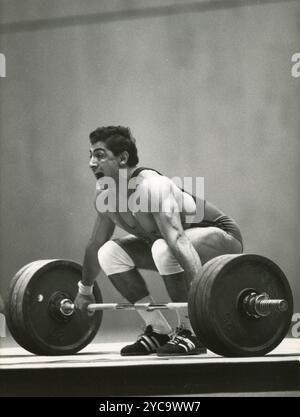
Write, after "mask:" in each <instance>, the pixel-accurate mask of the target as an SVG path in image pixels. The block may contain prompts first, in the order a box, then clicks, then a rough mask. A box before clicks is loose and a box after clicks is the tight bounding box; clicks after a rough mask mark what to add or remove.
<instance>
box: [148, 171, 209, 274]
mask: <svg viewBox="0 0 300 417" xmlns="http://www.w3.org/2000/svg"><path fill="white" fill-rule="evenodd" d="M152 185H153V186H152ZM149 191H150V198H151V197H153V198H159V201H160V205H159V207H160V210H159V212H157V213H152V214H153V217H154V220H155V222H156V224H157V226H158V228H159V231H160V233H161V235H162V237H163V238H164V239H165V241H166V243H167V244H168V246H169V248H170V250H171V251H172V253H173V254H174V256H175V257H176V259H177V260H178V262H179V264H180V265H181V266H182V268H183V269H184V271H185V272H186V273H187V275H188V276H189V277H190V280H191V281H192V280H193V279H195V278H196V277H197V276H198V275H199V273H201V268H202V265H201V261H200V258H199V255H198V253H197V252H196V250H195V248H194V246H193V245H192V243H191V241H190V239H189V238H188V237H187V235H186V234H185V232H184V230H183V227H182V224H181V219H180V212H179V208H178V205H177V202H176V199H175V197H174V195H173V192H172V189H171V187H170V184H169V182H168V181H166V180H165V179H162V180H160V181H159V183H157V182H155V183H154V184H151V185H150V187H149Z"/></svg>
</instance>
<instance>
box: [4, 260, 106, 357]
mask: <svg viewBox="0 0 300 417" xmlns="http://www.w3.org/2000/svg"><path fill="white" fill-rule="evenodd" d="M80 279H81V266H80V265H79V264H77V263H75V262H73V261H67V260H52V261H51V260H50V261H49V260H47V261H37V262H36V263H34V264H32V265H31V266H30V267H29V268H27V269H25V270H24V271H23V273H22V274H21V276H20V277H19V278H18V280H17V282H16V283H15V286H14V290H13V292H12V295H11V297H10V298H11V300H10V302H11V307H10V311H11V312H12V314H11V317H10V322H11V323H12V327H13V332H14V337H15V338H16V341H17V342H18V343H19V344H20V345H21V346H23V347H24V348H25V349H27V350H29V351H30V352H32V353H36V354H39V355H63V354H72V353H75V352H78V351H79V350H81V349H83V348H84V347H85V346H86V345H87V344H88V343H90V342H91V341H92V339H93V338H94V337H95V335H96V333H97V331H98V329H99V326H100V324H101V319H102V312H99V311H98V312H95V313H94V314H93V315H91V316H90V315H87V314H85V313H81V312H79V311H77V310H76V311H75V313H74V314H73V315H72V316H71V317H70V318H69V319H68V320H58V319H57V318H56V317H54V316H53V314H51V311H50V301H51V299H52V297H53V295H54V294H55V293H57V292H61V293H63V294H65V296H66V298H69V299H71V300H74V299H75V296H76V294H77V291H78V287H77V283H78V281H79V280H80ZM94 295H95V298H96V302H97V303H101V302H102V297H101V293H100V290H99V288H98V286H97V284H95V285H94Z"/></svg>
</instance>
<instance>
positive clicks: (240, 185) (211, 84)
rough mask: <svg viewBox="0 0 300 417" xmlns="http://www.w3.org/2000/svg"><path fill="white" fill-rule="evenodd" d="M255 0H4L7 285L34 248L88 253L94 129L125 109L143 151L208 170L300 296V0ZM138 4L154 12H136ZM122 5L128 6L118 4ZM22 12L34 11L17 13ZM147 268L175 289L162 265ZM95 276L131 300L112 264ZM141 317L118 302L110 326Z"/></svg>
mask: <svg viewBox="0 0 300 417" xmlns="http://www.w3.org/2000/svg"><path fill="white" fill-rule="evenodd" d="M198 3H201V2H200V1H199V2H198ZM209 3H210V4H209ZM224 3H226V2H225V1H224ZM246 3H247V2H244V4H246ZM248 3H249V5H246V6H245V5H244V6H243V7H229V8H227V9H224V10H209V9H212V7H209V6H212V5H213V2H208V1H205V2H203V4H205V5H206V6H207V9H208V10H207V11H205V12H201V11H200V10H196V9H192V8H191V9H188V5H189V2H183V1H182V0H181V1H174V0H173V1H172V0H168V1H167V0H166V1H162V0H160V1H153V0H152V1H151V0H144V1H129V0H128V1H121V0H118V1H117V0H113V1H97V0H89V1H83V0H72V1H71V0H52V1H51V2H49V1H46V0H45V1H37V0H28V1H26V2H25V1H17V0H1V1H0V7H1V24H2V25H1V31H2V33H1V38H0V52H2V53H4V54H5V55H6V60H7V77H6V78H2V79H0V105H1V109H0V110H1V112H0V140H1V154H0V170H1V180H0V181H1V183H0V186H1V189H0V192H1V207H0V221H1V240H0V245H1V251H0V277H1V281H0V290H1V293H4V292H5V291H6V289H7V286H8V282H9V280H10V278H11V276H12V275H14V273H15V272H16V271H17V270H18V269H19V268H20V267H21V266H22V265H24V264H25V263H27V262H30V261H32V260H35V259H42V258H52V257H53V258H57V257H58V258H71V259H75V260H77V261H81V260H82V257H83V252H84V247H85V243H86V241H87V239H88V237H89V234H90V232H91V227H92V224H93V221H94V218H95V212H94V209H93V206H92V197H93V193H94V186H95V183H94V179H93V177H92V175H91V173H90V172H89V169H88V146H89V145H88V134H89V132H90V131H91V130H93V129H94V128H95V127H97V126H99V125H107V124H123V125H127V126H130V127H131V129H132V132H133V134H134V136H135V137H136V138H137V145H138V148H139V154H140V160H141V162H142V164H143V165H146V166H147V165H148V166H153V167H155V168H157V169H159V170H161V171H163V172H164V173H166V174H167V175H168V176H170V177H172V176H175V175H179V176H185V175H186V176H204V177H205V196H206V198H207V199H209V200H211V201H212V202H214V203H215V204H216V205H218V206H219V207H220V208H221V209H223V210H224V211H225V212H226V213H228V214H229V215H231V216H233V217H234V218H235V219H236V220H237V221H238V223H239V224H240V226H241V229H242V232H243V235H244V240H245V251H246V252H254V253H260V254H263V255H265V256H268V257H270V258H272V259H273V260H275V261H276V262H277V263H278V264H279V265H280V266H281V268H282V269H283V270H284V271H285V273H286V274H287V276H288V278H289V280H290V282H291V285H292V288H293V291H294V296H295V303H296V306H295V311H300V284H299V276H298V275H299V268H300V258H299V256H298V250H299V243H300V241H299V220H298V219H299V192H298V179H299V178H298V177H299V168H300V163H299V136H300V117H299V110H300V102H299V97H300V78H299V79H296V78H292V77H291V66H292V63H291V56H292V55H293V54H294V53H295V52H300V50H299V49H300V42H299V41H300V26H299V17H300V3H299V1H291V2H290V1H282V2H278V3H276V2H275V3H274V4H273V3H270V4H260V5H257V6H253V5H251V4H250V3H253V2H251V1H250V2H248ZM171 4H173V5H175V6H176V5H177V6H180V4H184V5H185V7H186V9H185V10H184V11H185V13H173V14H171V15H167V13H165V12H166V9H164V8H162V9H161V13H159V11H158V13H157V14H156V15H155V16H154V14H155V13H153V11H152V15H151V13H149V9H148V8H149V7H151V6H155V7H159V6H166V5H171ZM232 4H233V2H231V1H228V2H227V5H228V6H230V5H232ZM180 7H181V6H180ZM136 9H144V13H140V15H139V18H132V17H133V16H135V17H137V15H136V12H134V10H136ZM120 10H125V11H127V13H128V12H129V14H128V15H127V18H126V19H124V15H123V14H122V13H120V14H118V13H116V14H112V12H117V11H120ZM172 10H175V9H172ZM177 11H179V9H177ZM181 11H183V10H181ZM188 11H189V12H188ZM169 12H170V10H169ZM92 13H100V14H102V15H101V16H100V17H99V16H98V22H93V23H92V22H91V21H89V19H86V20H85V19H84V18H82V19H81V20H80V22H81V23H80V24H76V25H73V24H72V21H69V20H68V19H66V20H63V19H62V18H64V17H68V16H72V15H87V14H92ZM130 13H131V14H130ZM159 14H161V15H159ZM38 19H46V20H45V21H43V22H41V24H40V25H37V23H36V21H37V20H38ZM105 19H106V20H105ZM24 21H25V22H26V21H27V22H28V21H35V23H30V24H28V25H27V26H26V25H23V27H22V26H21V25H19V26H18V25H11V26H9V25H7V24H8V23H11V22H24ZM73 23H74V22H73ZM66 25H67V26H66ZM118 233H120V231H118ZM145 276H146V280H147V282H148V284H149V286H150V288H151V289H152V291H153V292H154V294H155V296H156V298H157V301H164V300H165V299H166V297H167V296H166V293H165V290H164V288H163V285H162V282H161V281H160V278H159V277H158V276H155V275H154V274H150V273H147V274H145ZM98 280H99V283H100V285H101V288H102V291H103V295H104V298H105V299H106V300H116V301H120V300H121V299H120V297H119V295H118V293H117V292H116V291H115V290H114V288H113V287H112V286H111V284H110V283H109V282H108V281H107V279H106V278H105V276H104V275H102V274H101V275H100V277H99V279H98ZM169 318H170V319H171V320H174V317H173V316H172V315H170V313H169ZM140 325H141V322H140V321H139V319H138V318H137V317H136V314H135V313H134V312H130V313H128V314H120V313H114V312H112V313H111V314H106V315H105V319H104V326H103V333H101V334H100V336H99V337H100V338H102V340H104V339H105V338H106V336H107V331H109V330H110V331H113V332H115V331H116V332H118V331H119V332H120V331H124V329H125V330H126V332H127V331H134V330H135V329H137V328H138V327H139V326H140Z"/></svg>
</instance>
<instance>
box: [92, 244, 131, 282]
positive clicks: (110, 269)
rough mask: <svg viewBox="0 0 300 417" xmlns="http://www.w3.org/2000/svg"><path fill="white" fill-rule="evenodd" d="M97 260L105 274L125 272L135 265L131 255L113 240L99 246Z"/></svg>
mask: <svg viewBox="0 0 300 417" xmlns="http://www.w3.org/2000/svg"><path fill="white" fill-rule="evenodd" d="M98 261H99V264H100V266H101V268H102V270H103V271H104V272H105V274H106V275H112V274H118V273H121V272H126V271H129V270H130V269H133V268H134V267H135V265H134V262H133V260H132V259H131V257H130V256H129V255H128V254H127V253H126V252H125V250H124V249H123V248H122V247H121V246H120V245H118V244H117V243H116V242H114V241H113V240H109V241H108V242H106V243H105V244H104V245H103V246H101V248H100V249H99V251H98Z"/></svg>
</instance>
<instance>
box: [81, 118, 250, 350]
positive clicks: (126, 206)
mask: <svg viewBox="0 0 300 417" xmlns="http://www.w3.org/2000/svg"><path fill="white" fill-rule="evenodd" d="M89 138H90V163H89V165H90V168H91V169H92V171H93V172H94V174H95V176H96V178H97V186H96V194H95V201H94V202H95V208H96V210H97V218H96V222H95V225H94V229H93V232H92V236H91V238H90V240H89V242H88V244H87V246H86V250H85V256H84V261H83V272H82V280H81V281H80V282H79V283H78V287H79V290H78V294H77V296H76V299H75V305H76V306H77V307H78V308H80V309H81V310H82V311H84V310H85V309H86V307H87V305H88V304H90V303H94V302H95V300H94V297H93V294H92V291H93V283H94V281H95V279H96V276H97V275H98V273H99V269H100V267H101V269H102V270H103V271H104V273H105V274H106V275H107V277H108V278H109V279H110V281H111V282H112V284H113V285H114V286H115V288H116V289H117V290H118V291H119V292H120V293H121V294H122V296H123V297H124V298H126V299H127V300H128V301H129V302H130V303H133V304H134V303H154V302H155V301H154V300H153V298H152V296H151V294H150V293H149V291H148V288H147V285H146V283H145V280H144V279H143V277H142V275H141V274H140V271H139V270H140V269H148V270H154V271H158V273H159V275H160V276H161V277H162V280H163V282H164V284H165V286H166V289H167V292H168V294H169V296H170V299H171V300H172V301H173V302H186V301H187V299H188V291H189V287H190V284H191V282H192V281H193V279H194V278H195V277H197V276H199V274H201V269H202V265H203V264H204V263H206V262H207V261H209V260H210V259H212V258H214V257H216V256H219V255H223V254H228V253H232V254H234V253H241V252H242V250H243V243H242V236H241V233H240V230H239V228H238V226H237V224H236V222H235V221H234V220H233V219H232V218H230V217H228V216H227V215H225V214H224V213H223V212H222V211H220V210H219V209H218V208H217V207H215V206H214V205H213V204H211V203H209V202H208V201H203V200H202V201H200V200H199V199H198V197H197V196H193V195H191V194H189V193H187V192H185V191H183V190H182V189H181V188H179V187H178V186H177V185H176V184H175V182H172V181H171V180H170V179H169V178H167V177H166V176H164V175H162V174H161V173H159V172H157V171H156V170H154V169H151V168H145V167H138V163H139V158H138V153H137V148H136V143H135V139H134V138H133V137H132V135H131V132H130V130H129V129H128V128H126V127H122V126H108V127H101V128H97V129H96V130H95V131H93V132H92V133H91V134H90V136H89ZM124 184H125V186H124ZM133 184H134V186H133ZM133 202H135V204H133ZM142 202H143V207H142V204H141V203H142ZM145 202H146V204H144V203H145ZM153 202H154V203H155V204H153ZM199 210H202V211H203V215H201V220H200V221H198V220H197V219H199V213H197V211H199ZM192 216H194V219H195V220H197V221H195V222H193V221H191V217H192ZM116 225H117V226H119V227H121V228H122V229H123V230H125V231H126V232H128V233H129V234H128V235H126V236H125V237H122V238H116V239H112V235H113V232H114V229H115V226H116ZM137 312H138V314H139V315H140V317H141V319H142V320H143V322H144V325H145V326H144V331H143V333H142V334H141V335H139V336H138V338H137V341H136V342H135V343H132V344H129V345H127V346H125V347H123V349H122V350H121V355H124V356H131V355H132V356H133V355H148V354H152V353H157V354H158V355H159V356H163V355H194V354H200V353H205V352H206V349H205V347H204V346H203V345H202V344H201V343H200V341H198V340H197V338H196V337H195V335H194V333H193V330H192V327H191V324H190V321H189V317H188V311H187V309H179V310H178V311H177V316H178V327H177V328H176V329H175V330H173V329H172V328H171V326H170V325H169V323H168V322H167V320H166V318H165V317H164V316H163V314H162V313H161V311H160V310H154V311H151V312H149V311H145V310H137Z"/></svg>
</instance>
